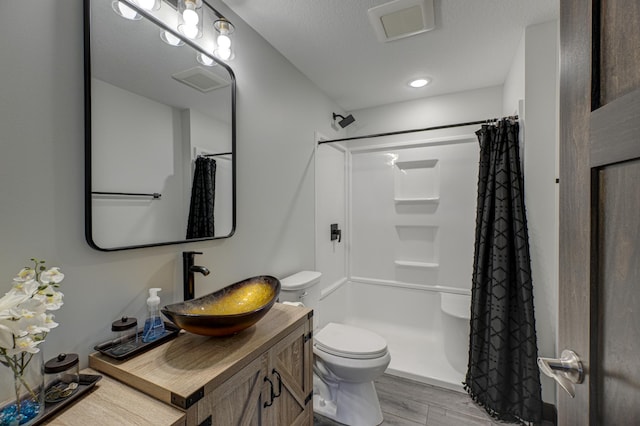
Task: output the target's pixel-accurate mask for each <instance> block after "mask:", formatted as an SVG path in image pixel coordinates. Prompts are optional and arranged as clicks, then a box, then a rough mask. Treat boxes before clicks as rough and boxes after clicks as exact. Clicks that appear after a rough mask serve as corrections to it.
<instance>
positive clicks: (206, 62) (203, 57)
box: [197, 53, 215, 67]
mask: <svg viewBox="0 0 640 426" xmlns="http://www.w3.org/2000/svg"><path fill="white" fill-rule="evenodd" d="M197 59H198V62H200V63H201V64H202V65H206V66H208V67H210V66H213V65H215V62H214V60H213V59H211V58H210V57H209V56H207V55H203V54H202V53H198V56H197Z"/></svg>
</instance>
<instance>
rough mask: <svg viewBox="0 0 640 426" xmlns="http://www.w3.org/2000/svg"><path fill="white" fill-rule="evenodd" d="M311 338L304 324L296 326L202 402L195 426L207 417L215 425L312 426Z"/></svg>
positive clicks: (198, 406) (206, 421)
mask: <svg viewBox="0 0 640 426" xmlns="http://www.w3.org/2000/svg"><path fill="white" fill-rule="evenodd" d="M307 336H308V331H307V326H306V325H305V326H301V327H299V328H297V329H296V330H295V331H294V332H293V333H291V334H289V335H288V336H286V337H285V338H284V339H282V340H281V341H279V342H278V343H276V344H275V345H274V346H273V347H272V348H271V349H270V350H269V351H268V352H267V353H265V354H263V355H261V356H260V357H258V358H257V359H255V360H254V361H252V362H251V363H250V364H249V365H248V366H246V367H245V368H243V369H242V370H241V371H240V372H238V373H236V374H235V375H234V376H233V377H231V378H230V379H228V380H227V381H226V382H224V383H223V384H222V385H220V386H218V387H217V388H216V389H214V390H213V391H212V392H211V393H209V394H207V395H206V396H205V397H204V398H203V399H202V400H200V401H198V403H197V406H196V407H194V408H195V411H196V413H197V414H196V419H197V420H196V421H195V424H198V425H199V424H203V423H205V424H206V423H208V422H209V420H208V418H209V416H211V417H210V421H211V423H209V424H212V425H238V426H240V425H243V426H244V425H311V424H313V409H312V405H313V402H312V388H313V383H312V380H313V377H312V374H311V364H310V362H311V361H310V356H309V354H310V353H311V342H310V340H308V339H307V340H305V338H306V337H307ZM188 423H189V422H188Z"/></svg>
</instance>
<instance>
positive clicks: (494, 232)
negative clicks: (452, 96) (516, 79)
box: [463, 119, 542, 423]
mask: <svg viewBox="0 0 640 426" xmlns="http://www.w3.org/2000/svg"><path fill="white" fill-rule="evenodd" d="M518 133H519V130H518V123H517V122H512V121H511V120H509V119H503V120H501V121H499V122H498V123H497V125H484V126H482V128H481V129H480V130H478V131H477V132H476V135H477V136H478V141H479V142H480V170H479V177H478V204H477V215H476V242H475V253H474V262H473V279H472V295H471V327H470V336H469V365H468V369H467V375H466V378H465V382H464V383H463V384H464V386H465V389H466V390H467V392H468V393H469V394H470V395H471V397H472V398H473V399H474V400H475V401H476V402H477V403H478V404H480V405H481V406H482V407H484V408H485V409H486V411H487V412H488V413H489V414H490V415H491V416H493V417H494V418H497V419H500V420H505V421H511V422H518V423H524V422H527V423H528V422H540V421H541V418H542V398H541V389H540V373H539V370H538V367H537V365H536V360H537V358H538V348H537V345H536V330H535V319H534V311H533V287H532V280H531V264H530V263H531V262H530V256H529V240H528V233H527V219H526V214H525V207H524V193H523V191H524V187H523V178H522V172H521V166H520V155H519V146H518Z"/></svg>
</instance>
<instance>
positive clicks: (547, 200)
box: [524, 21, 561, 403]
mask: <svg viewBox="0 0 640 426" xmlns="http://www.w3.org/2000/svg"><path fill="white" fill-rule="evenodd" d="M558 34H559V31H558V22H557V21H553V22H549V23H545V24H540V25H534V26H531V27H529V28H527V29H526V48H525V58H526V59H525V65H526V68H525V69H526V71H525V72H526V78H525V114H526V126H525V129H524V133H525V141H526V142H525V154H524V169H525V203H526V206H527V216H528V220H529V237H530V241H529V245H530V249H531V273H532V276H533V288H534V292H533V295H534V302H535V309H536V326H537V330H536V331H537V333H538V352H539V354H540V356H546V357H553V358H555V357H556V356H559V355H560V353H559V352H560V351H559V350H558V349H557V348H556V336H557V313H558V233H557V225H558V185H557V184H556V182H555V180H556V177H557V176H558V175H557V172H556V156H557V146H558V137H559V136H558V135H559V131H558V108H557V99H558V88H557V81H558V67H559V61H558V59H559V50H558ZM560 350H561V349H560ZM541 377H542V396H543V399H544V400H545V401H547V402H551V403H555V395H556V392H555V390H556V385H555V382H554V381H553V380H551V379H550V378H548V377H547V376H545V375H541Z"/></svg>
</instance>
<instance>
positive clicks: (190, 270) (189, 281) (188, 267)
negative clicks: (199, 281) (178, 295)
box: [182, 251, 210, 300]
mask: <svg viewBox="0 0 640 426" xmlns="http://www.w3.org/2000/svg"><path fill="white" fill-rule="evenodd" d="M196 254H202V252H200V251H183V252H182V274H183V275H182V277H183V284H184V300H191V299H193V298H194V297H195V286H194V281H195V277H194V272H200V273H201V274H202V275H204V276H207V275H209V272H210V271H209V270H208V269H207V268H205V267H204V266H198V265H194V263H195V257H196Z"/></svg>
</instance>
